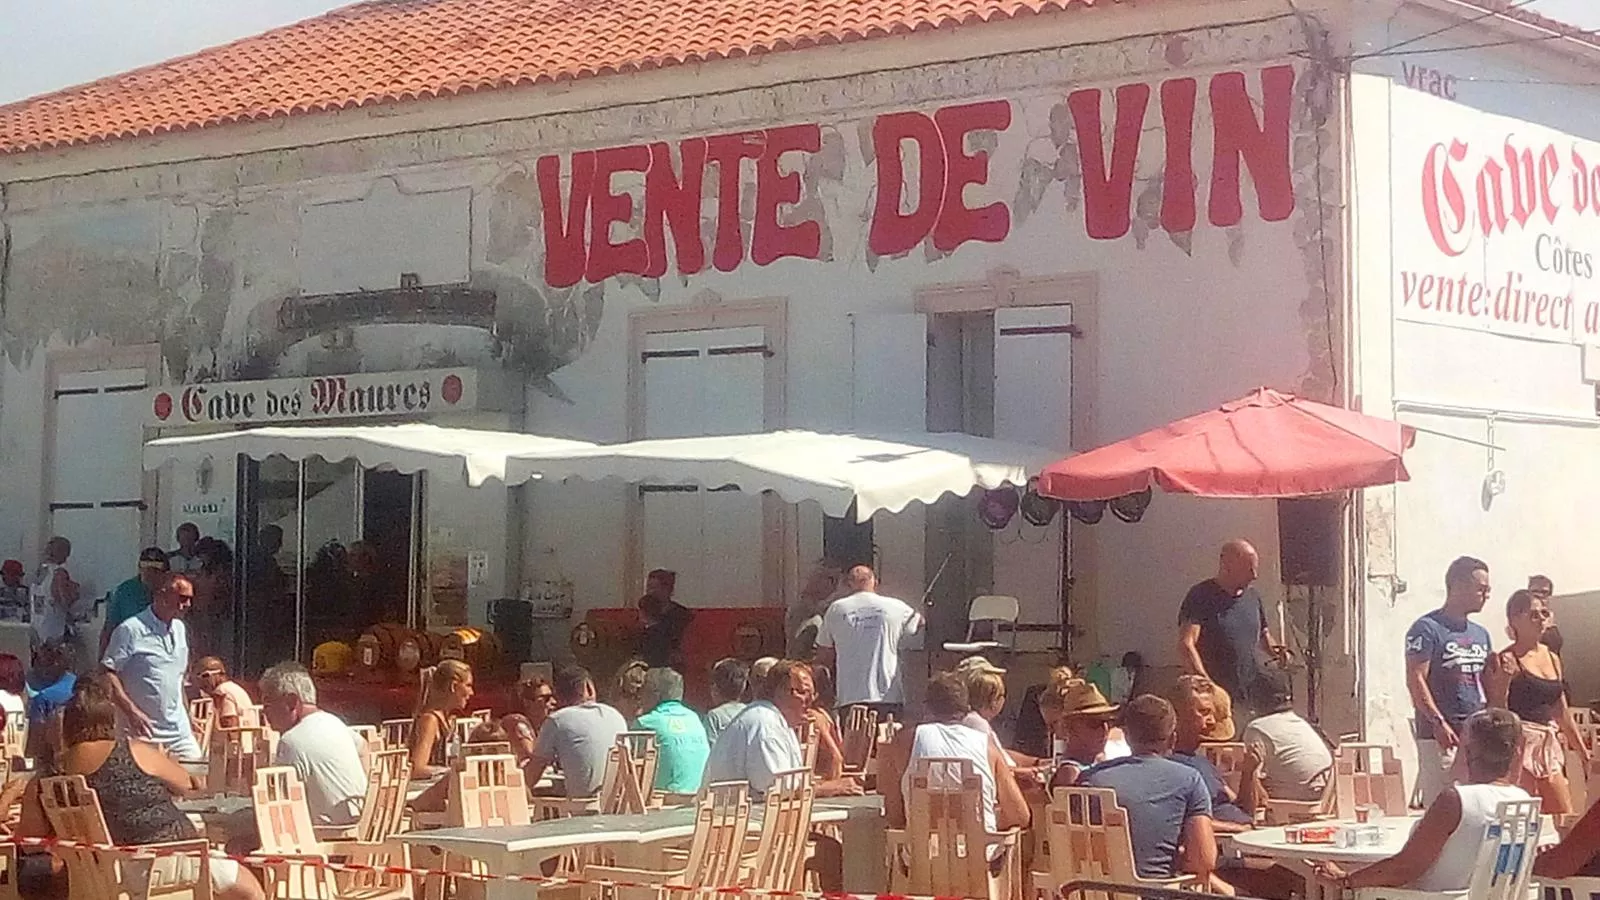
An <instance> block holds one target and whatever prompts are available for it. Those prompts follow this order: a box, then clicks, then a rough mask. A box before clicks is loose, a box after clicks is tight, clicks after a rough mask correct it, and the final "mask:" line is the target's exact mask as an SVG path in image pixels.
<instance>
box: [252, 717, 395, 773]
mask: <svg viewBox="0 0 1600 900" xmlns="http://www.w3.org/2000/svg"><path fill="white" fill-rule="evenodd" d="M349 728H350V734H351V735H352V736H353V737H354V738H355V742H356V756H357V757H359V758H360V760H361V768H362V770H363V771H367V770H370V769H371V768H372V754H374V753H377V752H379V751H380V750H383V749H384V747H383V744H382V741H383V738H381V737H380V736H379V735H378V729H377V727H376V726H374V725H351V726H349ZM274 758H276V757H274Z"/></svg>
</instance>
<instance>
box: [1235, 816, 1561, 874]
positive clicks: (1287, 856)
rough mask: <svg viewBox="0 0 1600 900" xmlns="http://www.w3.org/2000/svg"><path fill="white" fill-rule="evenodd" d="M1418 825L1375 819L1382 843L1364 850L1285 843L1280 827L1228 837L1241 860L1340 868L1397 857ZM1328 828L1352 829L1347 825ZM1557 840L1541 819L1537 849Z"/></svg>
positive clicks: (1410, 819)
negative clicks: (1268, 860)
mask: <svg viewBox="0 0 1600 900" xmlns="http://www.w3.org/2000/svg"><path fill="white" fill-rule="evenodd" d="M1420 821H1422V817H1421V816H1420V815H1417V816H1390V817H1386V818H1382V819H1378V820H1377V821H1376V822H1375V823H1374V824H1376V825H1377V826H1378V827H1379V828H1382V829H1383V842H1382V843H1380V844H1376V845H1371V846H1365V847H1338V846H1334V845H1332V844H1291V843H1289V841H1288V839H1287V837H1286V835H1285V829H1284V827H1283V826H1274V827H1271V828H1257V829H1255V830H1253V831H1245V832H1241V833H1239V834H1235V835H1232V836H1231V843H1232V847H1233V849H1234V850H1236V851H1238V852H1239V853H1241V854H1243V855H1245V856H1256V857H1265V858H1267V859H1279V860H1300V861H1305V862H1331V863H1336V864H1338V865H1339V866H1340V867H1341V868H1349V867H1350V866H1355V867H1356V868H1360V867H1361V866H1365V865H1371V864H1372V863H1375V862H1378V861H1380V860H1385V859H1388V858H1389V857H1391V856H1393V855H1395V854H1396V853H1399V852H1400V850H1401V848H1403V847H1405V845H1406V839H1407V838H1409V837H1411V829H1413V828H1415V827H1416V825H1417V823H1418V822H1420ZM1328 824H1340V825H1353V824H1354V823H1350V822H1339V823H1333V822H1330V823H1328ZM1560 839H1561V836H1560V835H1559V834H1557V833H1556V828H1555V823H1554V821H1553V820H1552V819H1551V818H1550V817H1549V816H1545V817H1544V821H1543V823H1542V825H1541V827H1540V829H1539V844H1540V846H1549V845H1551V844H1554V843H1556V842H1557V841H1559V840H1560Z"/></svg>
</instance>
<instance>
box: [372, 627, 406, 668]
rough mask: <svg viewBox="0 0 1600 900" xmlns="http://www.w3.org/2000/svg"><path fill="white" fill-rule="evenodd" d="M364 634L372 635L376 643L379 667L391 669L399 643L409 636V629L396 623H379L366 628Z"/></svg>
mask: <svg viewBox="0 0 1600 900" xmlns="http://www.w3.org/2000/svg"><path fill="white" fill-rule="evenodd" d="M365 634H369V635H372V637H373V638H375V639H376V640H377V642H378V652H379V654H380V658H379V661H378V665H379V667H381V668H384V669H392V668H394V665H395V657H396V655H397V653H398V651H399V650H400V642H401V641H404V640H405V639H406V638H408V637H410V636H411V629H409V628H407V627H406V626H404V625H401V624H400V623H398V622H380V623H378V624H377V625H374V626H372V627H371V628H368V629H367V630H366V632H365Z"/></svg>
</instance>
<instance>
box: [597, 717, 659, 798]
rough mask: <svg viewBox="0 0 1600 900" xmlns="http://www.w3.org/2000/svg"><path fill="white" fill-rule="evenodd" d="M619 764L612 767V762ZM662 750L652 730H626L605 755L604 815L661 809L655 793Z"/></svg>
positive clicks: (602, 791) (601, 791)
mask: <svg viewBox="0 0 1600 900" xmlns="http://www.w3.org/2000/svg"><path fill="white" fill-rule="evenodd" d="M613 759H614V760H615V761H616V765H615V766H613V765H612V764H611V763H612V760H613ZM658 763H659V751H658V750H657V749H656V736H655V732H652V731H624V732H623V733H621V734H619V735H617V742H616V745H615V746H613V747H612V748H611V751H610V753H608V754H607V755H606V771H605V780H604V782H603V783H602V784H601V786H600V812H601V813H643V812H644V811H645V810H646V809H650V808H653V807H657V806H660V805H661V804H660V801H659V799H658V798H657V796H656V793H655V784H656V766H657V765H658Z"/></svg>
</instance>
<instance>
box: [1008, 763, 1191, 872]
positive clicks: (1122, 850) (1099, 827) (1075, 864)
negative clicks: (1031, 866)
mask: <svg viewBox="0 0 1600 900" xmlns="http://www.w3.org/2000/svg"><path fill="white" fill-rule="evenodd" d="M1034 827H1035V828H1041V827H1042V828H1044V829H1045V831H1046V832H1047V834H1048V835H1049V838H1048V839H1049V843H1050V858H1049V868H1048V869H1047V870H1045V871H1036V872H1034V873H1033V884H1034V890H1035V892H1037V893H1040V894H1043V895H1044V896H1046V897H1055V896H1056V895H1057V893H1058V892H1059V891H1060V889H1061V886H1062V885H1063V884H1066V883H1067V882H1069V881H1078V880H1085V881H1115V882H1118V883H1121V884H1132V885H1139V886H1143V887H1154V888H1179V887H1192V886H1193V885H1194V883H1195V878H1194V876H1192V875H1182V876H1177V877H1174V878H1165V879H1149V878H1140V877H1139V874H1138V871H1139V870H1138V868H1137V867H1136V866H1135V864H1134V861H1133V842H1132V840H1131V839H1130V837H1129V831H1128V812H1127V810H1125V809H1123V808H1122V807H1121V806H1119V805H1118V804H1117V793H1116V791H1113V790H1111V789H1110V788H1090V787H1062V788H1056V789H1055V790H1054V791H1052V792H1051V795H1050V803H1049V804H1048V805H1047V806H1046V807H1045V820H1044V822H1043V823H1042V824H1041V823H1037V822H1036V823H1034ZM1084 900H1111V898H1110V897H1109V896H1108V895H1106V894H1104V893H1090V894H1086V895H1085V897H1084Z"/></svg>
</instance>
